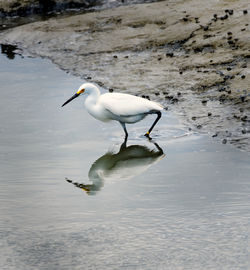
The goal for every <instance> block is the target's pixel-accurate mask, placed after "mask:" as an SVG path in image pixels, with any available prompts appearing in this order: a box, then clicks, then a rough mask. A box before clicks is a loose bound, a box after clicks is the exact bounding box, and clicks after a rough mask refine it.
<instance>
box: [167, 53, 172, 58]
mask: <svg viewBox="0 0 250 270" xmlns="http://www.w3.org/2000/svg"><path fill="white" fill-rule="evenodd" d="M166 56H168V57H173V56H174V54H173V53H166Z"/></svg>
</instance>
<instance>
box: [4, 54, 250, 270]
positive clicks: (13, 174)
mask: <svg viewBox="0 0 250 270" xmlns="http://www.w3.org/2000/svg"><path fill="white" fill-rule="evenodd" d="M8 56H9V58H8V57H6V54H0V63H1V64H0V82H1V84H0V85H1V91H0V122H1V126H0V136H1V137H0V138H1V140H0V147H1V151H0V161H1V162H0V171H1V179H0V239H1V240H0V246H1V252H0V268H1V269H3V270H4V269H6V270H7V269H8V270H12V269H18V270H29V269H39V270H40V269H48V270H53V269H60V270H64V269H65V270H66V269H102V270H104V269H109V270H110V269H143V270H145V269H154V270H155V269H193V270H194V269H202V270H204V269H220V270H221V269H232V270H235V269H249V267H250V261H249V247H250V245H249V233H250V211H249V205H250V181H249V179H250V178H249V175H250V155H249V153H246V152H243V151H240V150H238V149H235V148H233V147H232V146H230V145H228V144H225V145H224V144H221V143H218V142H216V141H215V140H213V139H212V138H210V137H208V136H205V135H200V134H197V133H193V132H192V131H189V129H188V127H187V126H185V125H183V124H181V123H180V122H179V121H178V119H177V118H176V117H175V116H174V115H172V114H171V112H168V111H166V112H164V114H163V117H162V119H161V120H160V121H159V123H158V124H157V126H156V127H155V129H154V130H153V132H152V137H153V140H152V141H148V140H147V139H146V138H145V137H143V136H142V134H144V133H145V131H146V130H147V129H148V128H149V126H150V125H151V124H152V122H153V120H154V118H155V117H154V116H152V117H148V118H146V119H145V120H143V121H141V122H140V123H137V124H135V125H129V126H128V132H129V139H128V141H127V145H122V143H123V136H124V134H123V130H122V128H121V126H120V125H119V123H116V122H112V123H109V124H105V123H101V122H99V121H97V120H95V119H93V118H92V117H91V116H90V115H89V114H88V113H87V111H86V110H85V108H84V107H83V99H81V98H79V99H76V100H74V101H73V102H71V103H70V104H68V105H67V106H65V107H63V108H61V105H62V104H63V103H64V102H65V101H66V100H67V99H68V98H69V97H71V96H72V95H73V94H74V93H75V92H76V91H77V89H78V87H79V86H80V85H81V84H82V83H83V81H82V80H81V79H80V78H76V77H73V76H71V75H69V74H67V73H66V72H64V71H62V70H59V69H58V68H57V67H56V66H55V65H53V64H52V63H51V62H50V61H48V60H44V59H38V58H37V59H36V58H28V57H21V56H19V55H14V54H13V55H9V54H8ZM10 58H11V59H10ZM102 91H105V90H104V89H102Z"/></svg>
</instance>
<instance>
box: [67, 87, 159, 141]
mask: <svg viewBox="0 0 250 270" xmlns="http://www.w3.org/2000/svg"><path fill="white" fill-rule="evenodd" d="M83 94H85V95H87V98H86V100H85V107H86V109H87V111H88V112H89V114H91V115H92V116H93V117H94V118H96V119H98V120H101V121H103V122H108V121H111V120H116V121H118V122H119V123H120V124H121V126H122V127H123V130H124V132H125V139H126V138H127V137H128V132H127V129H126V125H125V124H133V123H136V122H138V121H141V120H142V119H144V118H145V117H146V116H147V115H148V114H157V118H156V119H155V121H154V123H153V124H152V126H151V127H150V129H149V130H148V131H147V132H146V134H145V136H146V137H148V138H149V135H150V132H151V131H152V130H153V128H154V126H155V125H156V123H157V122H158V121H159V119H160V118H161V111H162V110H163V106H162V105H161V104H158V103H156V102H153V101H150V100H148V99H145V98H141V97H137V96H133V95H129V94H122V93H105V94H102V95H101V93H100V90H99V89H98V87H97V86H95V85H94V84H92V83H84V84H82V85H81V86H80V87H79V89H78V91H77V92H76V94H74V95H73V96H72V97H71V98H70V99H68V100H67V101H66V102H65V103H64V104H63V105H62V107H63V106H65V105H66V104H67V103H69V102H70V101H72V100H73V99H75V98H76V97H78V96H80V95H83Z"/></svg>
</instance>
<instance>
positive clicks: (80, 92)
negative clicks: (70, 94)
mask: <svg viewBox="0 0 250 270" xmlns="http://www.w3.org/2000/svg"><path fill="white" fill-rule="evenodd" d="M84 91H85V89H81V90H79V91H77V94H78V95H80V94H82V93H83V92H84Z"/></svg>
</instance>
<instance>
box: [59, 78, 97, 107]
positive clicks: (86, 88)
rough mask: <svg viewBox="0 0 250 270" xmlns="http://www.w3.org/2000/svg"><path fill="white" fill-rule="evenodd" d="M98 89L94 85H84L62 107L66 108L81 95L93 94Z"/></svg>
mask: <svg viewBox="0 0 250 270" xmlns="http://www.w3.org/2000/svg"><path fill="white" fill-rule="evenodd" d="M96 89H97V87H96V86H95V85H94V84H92V83H84V84H82V85H81V86H80V87H79V89H78V90H77V92H76V93H75V94H74V95H73V96H72V97H71V98H70V99H68V100H67V101H66V102H64V103H63V105H62V107H63V106H65V105H66V104H68V103H69V102H70V101H72V100H73V99H75V98H77V97H79V96H80V95H82V94H90V93H91V92H93V91H94V90H96Z"/></svg>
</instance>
